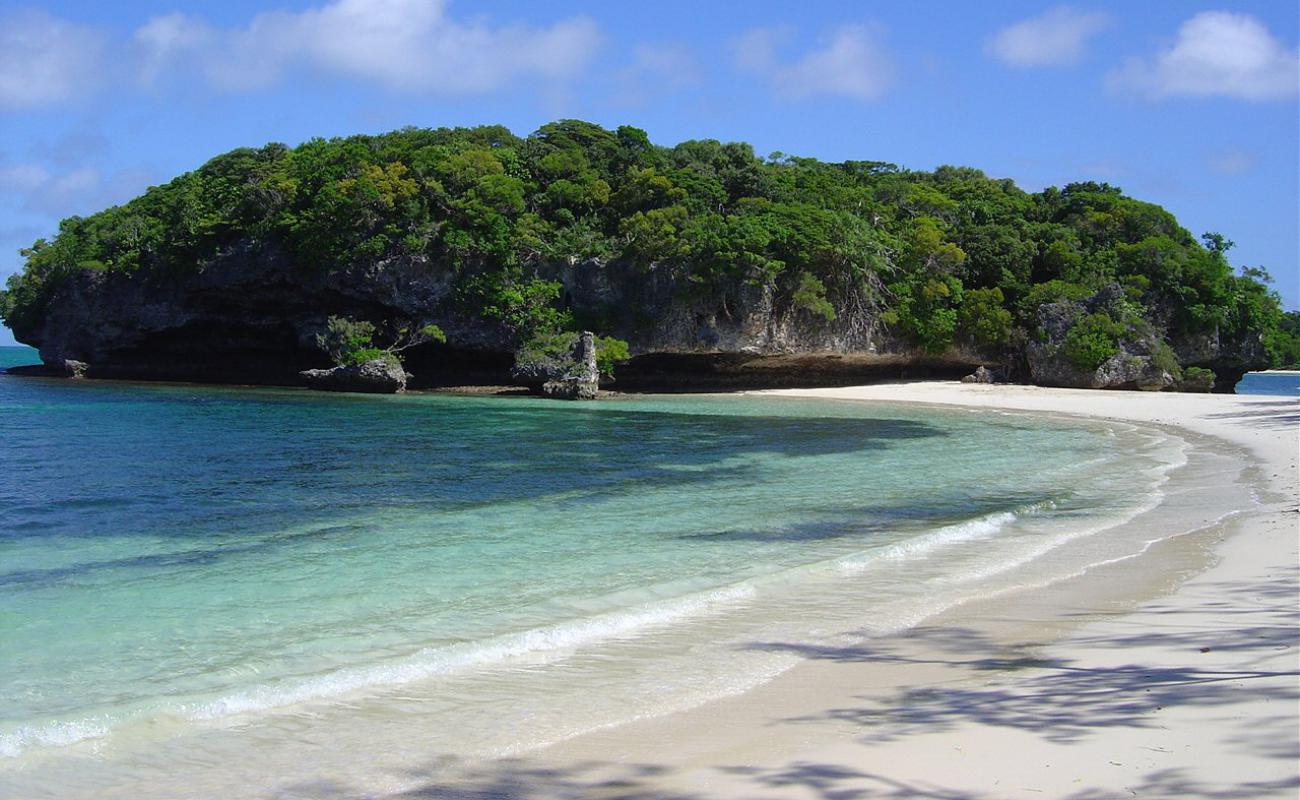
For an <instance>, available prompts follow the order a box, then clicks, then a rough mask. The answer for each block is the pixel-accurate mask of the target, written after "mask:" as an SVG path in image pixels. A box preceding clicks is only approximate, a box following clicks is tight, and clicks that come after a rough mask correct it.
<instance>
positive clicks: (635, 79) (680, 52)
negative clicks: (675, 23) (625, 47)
mask: <svg viewBox="0 0 1300 800" xmlns="http://www.w3.org/2000/svg"><path fill="white" fill-rule="evenodd" d="M614 78H615V81H616V83H617V92H618V97H617V101H618V104H619V105H633V106H635V105H642V104H644V103H646V102H649V101H650V100H652V99H655V98H658V97H662V96H664V95H668V94H672V93H674V92H677V91H680V90H682V89H686V88H687V87H690V86H694V85H695V84H697V83H699V81H700V66H699V63H698V61H697V60H696V58H695V55H694V54H693V53H692V52H691V51H690V49H689V48H687V47H686V46H685V45H683V44H679V43H676V42H666V43H656V44H646V43H642V44H638V45H637V46H636V47H634V48H632V60H631V63H629V64H628V65H627V66H625V67H623V68H622V69H620V70H618V71H617V73H616V74H615V76H614Z"/></svg>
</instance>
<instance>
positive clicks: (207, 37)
mask: <svg viewBox="0 0 1300 800" xmlns="http://www.w3.org/2000/svg"><path fill="white" fill-rule="evenodd" d="M446 5H447V4H446V3H445V2H444V0H334V2H331V3H328V4H326V5H323V6H320V7H317V8H312V9H307V10H305V11H300V12H286V11H273V12H266V13H262V14H258V15H257V16H255V17H254V18H253V19H252V20H251V21H250V22H249V23H248V25H247V26H245V27H242V28H236V29H219V28H213V27H211V26H209V25H208V24H207V23H205V22H204V21H203V20H200V19H198V18H195V17H189V16H185V15H182V14H170V15H167V16H163V17H157V18H155V19H153V20H150V21H149V23H148V24H146V25H145V26H143V27H142V28H140V30H139V31H137V32H136V43H137V45H138V46H139V47H140V48H141V51H142V59H143V63H144V77H145V79H147V80H152V79H154V78H156V77H157V76H159V75H162V74H166V73H167V72H169V71H170V70H171V69H172V68H175V67H182V68H184V67H189V68H193V69H197V70H198V71H199V72H200V73H201V74H202V75H203V76H204V77H206V78H207V79H208V80H209V81H210V82H211V83H212V84H213V85H214V86H216V87H217V88H219V89H226V90H236V91H238V90H251V89H258V88H262V87H265V86H268V85H272V84H274V83H276V82H277V81H279V80H281V79H282V78H283V77H284V76H285V74H286V73H287V72H290V71H292V70H307V71H315V72H320V73H325V74H329V75H335V76H340V77H344V78H352V79H356V80H362V81H368V82H373V83H377V84H380V85H382V86H386V87H388V88H392V89H398V90H406V91H414V92H430V93H441V94H467V93H476V92H487V91H491V90H494V89H498V88H501V87H502V86H505V85H506V84H507V83H509V82H511V81H513V80H519V79H528V78H543V79H551V80H555V79H563V78H570V77H573V76H575V75H576V74H578V73H579V72H581V71H582V70H583V69H584V68H585V67H586V65H587V63H588V62H589V61H590V59H591V57H592V56H593V55H594V53H595V51H596V49H597V48H598V47H599V45H600V41H601V35H600V32H599V30H598V29H597V27H596V25H595V23H594V22H592V21H591V20H589V19H587V18H585V17H574V18H571V19H567V20H563V21H560V22H557V23H555V24H553V25H551V26H549V27H543V28H533V27H529V26H525V25H504V26H495V27H494V26H491V25H489V24H487V23H486V22H482V21H471V22H459V21H456V20H453V19H451V18H449V17H448V15H447V13H446Z"/></svg>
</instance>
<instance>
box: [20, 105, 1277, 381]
mask: <svg viewBox="0 0 1300 800" xmlns="http://www.w3.org/2000/svg"><path fill="white" fill-rule="evenodd" d="M1231 246H1232V243H1231V242H1228V241H1227V240H1225V239H1224V238H1223V237H1222V236H1219V235H1217V234H1207V235H1206V236H1205V237H1204V240H1203V241H1202V242H1198V241H1197V240H1196V239H1195V238H1194V237H1193V236H1192V235H1191V234H1189V233H1188V232H1187V231H1186V230H1184V229H1183V228H1181V227H1179V225H1178V223H1177V221H1176V220H1175V219H1174V218H1173V216H1171V215H1170V214H1169V213H1168V212H1167V211H1165V210H1164V209H1162V208H1160V207H1158V206H1155V205H1152V204H1150V203H1144V202H1141V201H1139V200H1135V199H1133V198H1130V197H1127V196H1125V195H1124V194H1123V193H1122V192H1121V191H1120V190H1119V189H1117V188H1115V187H1112V186H1109V185H1107V184H1104V183H1101V184H1099V183H1073V184H1069V185H1067V186H1065V187H1064V188H1049V189H1046V190H1045V191H1042V192H1039V193H1036V194H1029V193H1026V192H1024V191H1022V190H1021V189H1019V188H1017V187H1016V186H1015V184H1014V183H1012V182H1011V181H1010V180H1000V179H993V178H989V177H987V176H985V175H984V174H983V173H981V172H980V171H978V170H975V169H970V168H963V167H949V166H944V167H939V168H938V169H936V170H934V171H932V172H922V171H913V170H907V169H903V168H900V167H898V166H895V165H893V164H889V163H885V162H879V161H846V162H842V163H824V162H820V161H816V160H813V159H807V158H798V157H793V156H785V155H780V154H777V155H774V156H772V157H769V158H766V159H764V158H760V157H758V156H756V155H755V154H754V152H753V150H752V148H751V147H750V146H749V145H746V144H741V143H721V142H717V141H712V140H702V141H688V142H683V143H681V144H678V145H676V146H675V147H659V146H655V145H653V144H651V143H650V142H649V140H648V139H647V138H646V135H645V133H644V132H642V131H640V130H638V129H636V128H631V127H626V126H625V127H620V128H618V129H616V130H613V131H610V130H605V129H603V128H601V127H598V126H596V125H592V124H589V123H585V122H580V121H576V120H562V121H559V122H554V123H550V124H547V125H544V126H542V127H541V128H540V129H538V130H537V131H536V132H534V133H532V134H531V135H529V136H527V137H518V136H515V135H514V134H512V133H511V132H510V131H508V130H507V129H505V128H503V127H500V126H486V127H479V128H468V129H464V128H458V129H437V130H425V129H414V128H408V129H404V130H400V131H395V132H392V133H387V134H383V135H379V136H352V137H348V138H342V139H329V140H325V139H312V140H310V141H307V142H305V143H303V144H301V145H299V146H297V147H294V148H289V147H286V146H284V145H280V144H271V145H267V146H265V147H262V148H260V149H247V148H246V149H238V150H234V151H231V152H229V153H226V154H224V155H221V156H218V157H217V158H214V159H212V160H211V161H209V162H208V163H206V164H204V165H203V166H202V167H200V168H199V169H197V170H194V171H193V172H188V173H186V174H184V175H181V176H179V177H177V178H175V179H174V180H172V181H171V182H169V183H167V184H165V185H162V186H156V187H152V188H150V189H149V190H148V191H147V192H146V193H145V194H143V195H142V196H140V197H138V198H136V199H134V200H132V201H130V202H128V203H126V204H125V205H122V206H118V207H114V208H110V209H107V210H105V211H102V212H99V213H97V214H93V215H91V216H88V217H70V218H68V219H66V220H64V221H63V222H62V223H61V225H60V227H59V231H58V234H57V235H56V236H54V237H52V238H50V239H48V240H45V239H42V240H40V241H38V242H36V243H35V244H34V245H33V246H32V247H31V248H29V249H28V250H25V251H24V255H25V257H26V266H25V269H24V271H23V272H22V274H20V275H18V276H15V277H13V278H11V279H10V280H9V283H8V288H7V291H5V292H4V293H3V294H0V317H3V319H4V320H5V321H6V322H7V323H8V324H9V325H10V326H11V327H14V328H15V329H17V330H20V331H21V330H33V329H35V328H36V327H38V325H39V322H40V320H42V319H43V318H44V316H45V315H46V312H47V306H48V304H49V303H50V302H51V298H52V297H53V296H54V293H55V290H56V289H57V287H58V286H59V285H60V283H61V282H62V281H63V280H64V279H65V278H66V277H67V276H68V275H70V274H72V273H74V272H77V271H97V272H103V273H109V274H128V275H129V274H142V275H148V276H161V277H165V276H170V275H176V274H183V273H186V272H188V271H193V270H197V269H201V268H202V267H203V266H204V265H205V264H208V263H211V262H213V260H214V259H216V258H218V257H219V256H220V255H221V254H222V253H224V252H227V251H230V250H232V249H234V248H254V249H256V248H270V247H273V248H276V251H277V252H280V253H283V254H284V255H285V256H286V257H287V258H288V259H289V260H290V261H291V263H292V264H293V265H295V268H296V269H299V270H301V271H303V272H304V273H311V274H313V275H316V276H319V275H320V274H322V273H329V272H331V271H336V270H344V269H348V268H350V267H352V266H354V265H357V264H374V263H378V262H382V261H385V260H402V261H403V262H405V263H408V264H413V265H417V266H419V265H424V266H425V268H427V269H428V270H430V272H439V273H445V272H446V271H451V272H452V280H453V284H454V286H455V293H454V294H455V298H456V303H457V313H462V314H466V315H474V316H478V317H480V318H482V319H484V320H487V321H489V322H492V323H495V324H497V325H500V326H502V327H503V328H504V329H505V330H506V331H507V332H508V333H509V335H510V336H511V337H513V339H514V341H515V344H516V346H519V347H521V348H523V347H532V348H533V349H539V348H540V349H545V348H546V347H549V346H551V345H553V344H554V342H555V341H556V337H558V336H559V335H560V334H562V333H565V332H572V331H573V330H574V329H575V328H576V327H577V325H576V323H575V321H574V318H573V315H572V314H571V313H570V312H569V311H568V310H567V309H566V304H565V303H563V302H562V294H563V293H562V287H561V286H560V284H559V283H557V282H556V281H554V280H552V279H551V278H550V277H548V276H553V275H554V274H555V271H554V270H553V269H551V270H549V271H548V269H547V267H548V266H549V267H554V266H555V265H558V264H572V263H576V262H578V261H594V262H596V263H608V262H610V261H615V260H617V261H621V262H623V263H625V264H628V265H635V266H637V267H639V268H640V269H643V270H645V271H646V272H647V273H649V272H650V271H653V272H654V273H655V276H656V280H657V281H660V282H662V281H669V282H670V285H672V286H674V287H676V288H677V290H678V291H679V293H680V294H681V296H682V298H683V299H684V300H689V301H690V302H694V303H702V304H710V303H711V304H714V305H715V306H716V307H718V309H719V310H720V311H721V312H722V313H724V314H726V313H728V310H727V309H726V307H725V303H726V300H725V298H726V297H727V296H728V293H729V292H730V291H731V290H733V289H734V288H736V287H737V286H744V285H750V286H758V287H764V288H767V289H771V290H772V293H771V296H772V297H773V298H775V301H776V302H777V304H778V311H782V312H784V311H790V310H794V311H797V312H799V313H803V314H805V315H807V316H808V317H810V318H811V319H812V320H814V321H816V322H818V323H819V324H841V323H842V324H846V325H847V324H853V322H854V320H857V319H861V318H862V316H863V315H864V314H872V315H874V318H875V319H879V320H881V321H883V322H884V323H885V324H886V325H887V326H888V329H889V330H890V331H891V332H892V333H893V334H894V335H896V336H898V337H901V338H903V339H904V340H905V341H908V342H911V343H912V344H914V345H916V346H918V347H920V348H923V349H925V350H927V351H930V352H936V353H937V352H942V351H944V350H946V349H947V348H949V347H952V346H954V345H973V346H976V347H979V348H984V349H986V350H988V351H993V352H996V351H998V350H1000V349H1001V348H1004V347H1007V346H1009V344H1008V343H1009V342H1012V341H1019V340H1021V339H1018V338H1017V336H1016V332H1017V331H1018V330H1019V331H1023V332H1024V335H1027V336H1030V337H1032V336H1033V335H1034V334H1035V333H1036V328H1037V326H1038V316H1037V314H1038V309H1039V307H1040V306H1041V305H1042V304H1043V303H1046V302H1050V301H1054V300H1060V299H1080V298H1084V297H1088V296H1090V295H1092V294H1094V293H1096V292H1097V291H1098V290H1099V289H1101V288H1103V287H1105V286H1108V285H1112V284H1117V285H1119V286H1121V287H1122V288H1123V292H1124V295H1125V297H1126V302H1127V304H1128V308H1129V309H1131V311H1132V313H1133V314H1135V315H1136V316H1137V317H1139V318H1142V319H1151V320H1160V321H1161V330H1162V332H1163V331H1164V330H1166V329H1167V331H1168V335H1169V336H1170V337H1171V338H1174V337H1180V336H1186V335H1196V334H1202V333H1217V334H1218V337H1219V339H1220V340H1221V341H1233V340H1245V339H1249V338H1252V337H1254V338H1255V339H1258V338H1259V337H1262V339H1263V341H1264V345H1265V347H1266V348H1267V352H1268V354H1269V356H1270V358H1272V359H1273V362H1274V364H1276V365H1281V364H1294V363H1296V362H1297V361H1300V343H1298V340H1297V331H1296V320H1295V317H1294V315H1291V316H1284V315H1283V314H1282V312H1281V310H1280V307H1279V301H1278V298H1277V295H1276V294H1275V293H1273V292H1272V291H1270V290H1269V289H1268V288H1267V286H1266V280H1265V279H1266V275H1265V274H1264V273H1263V272H1262V271H1260V270H1246V271H1245V272H1243V273H1241V274H1237V273H1236V272H1235V271H1234V270H1233V269H1232V267H1231V266H1230V264H1229V262H1228V260H1227V256H1226V254H1227V252H1228V250H1229V249H1230V248H1231ZM1128 327H1129V322H1128V321H1126V320H1120V319H1117V318H1114V317H1113V316H1112V315H1110V314H1109V313H1104V312H1098V313H1095V314H1091V315H1087V316H1085V317H1083V318H1082V319H1081V320H1080V321H1079V324H1078V326H1077V327H1076V329H1075V330H1073V331H1071V332H1070V334H1069V340H1068V342H1067V343H1066V345H1065V346H1066V347H1067V348H1068V352H1069V357H1070V358H1071V360H1073V361H1074V363H1076V364H1077V365H1080V366H1084V365H1090V364H1092V365H1095V364H1097V363H1100V361H1099V360H1104V359H1105V358H1106V357H1108V354H1110V353H1113V352H1115V348H1116V342H1117V340H1118V338H1119V337H1120V336H1122V335H1124V334H1123V331H1122V330H1120V328H1124V329H1125V330H1127V329H1128ZM602 332H605V333H608V332H609V330H607V329H606V330H604V331H602ZM350 335H351V336H352V337H353V338H354V339H356V341H357V342H360V341H361V340H362V339H364V338H365V336H364V335H363V333H361V332H359V330H354V331H352V332H351V334H350ZM370 335H371V336H373V335H374V333H373V331H372V332H371V334H370ZM367 347H373V345H366V346H357V347H355V348H354V349H353V350H351V351H348V352H349V353H351V354H352V355H350V356H347V357H349V358H353V357H359V356H357V355H356V354H357V353H360V352H362V351H365V350H366V349H367ZM606 347H607V352H613V350H612V349H611V347H612V346H610V345H607V346H606ZM611 363H612V362H611Z"/></svg>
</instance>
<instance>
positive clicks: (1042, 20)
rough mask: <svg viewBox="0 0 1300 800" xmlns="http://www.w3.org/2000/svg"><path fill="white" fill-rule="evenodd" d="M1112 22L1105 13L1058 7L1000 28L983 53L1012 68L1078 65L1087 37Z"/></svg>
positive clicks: (986, 43)
mask: <svg viewBox="0 0 1300 800" xmlns="http://www.w3.org/2000/svg"><path fill="white" fill-rule="evenodd" d="M1109 25H1110V17H1109V16H1108V15H1107V14H1105V13H1104V12H1099V11H1079V10H1077V9H1073V8H1070V7H1068V6H1058V7H1057V8H1053V9H1050V10H1048V11H1046V12H1044V13H1042V14H1039V15H1038V16H1036V17H1031V18H1029V19H1026V20H1021V21H1020V22H1017V23H1015V24H1014V25H1008V26H1007V27H1005V28H1003V29H1002V30H1000V31H998V32H997V33H995V34H994V35H993V36H991V37H990V38H989V39H988V41H987V42H985V44H984V52H985V53H986V54H988V55H990V56H992V57H994V58H996V59H997V60H998V61H1001V62H1002V63H1003V64H1006V65H1007V66H1010V67H1058V66H1064V65H1068V64H1076V63H1078V61H1079V59H1081V58H1082V57H1083V51H1084V48H1085V47H1086V46H1087V44H1088V40H1089V39H1090V38H1091V37H1093V36H1094V35H1096V34H1097V33H1100V32H1101V31H1103V30H1105V29H1106V28H1107V27H1108V26H1109Z"/></svg>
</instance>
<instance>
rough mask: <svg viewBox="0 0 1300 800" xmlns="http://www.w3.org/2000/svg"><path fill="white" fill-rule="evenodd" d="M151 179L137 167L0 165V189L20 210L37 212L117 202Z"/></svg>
mask: <svg viewBox="0 0 1300 800" xmlns="http://www.w3.org/2000/svg"><path fill="white" fill-rule="evenodd" d="M155 179H156V176H155V175H154V174H153V173H151V172H149V171H147V170H140V169H126V170H117V171H114V172H105V171H103V170H101V169H99V168H98V167H93V166H81V167H76V168H73V169H69V170H65V171H59V172H55V171H51V170H49V169H47V168H46V167H44V166H42V165H40V164H32V163H21V164H10V165H0V191H3V192H5V193H7V194H10V195H12V196H14V197H16V198H18V201H19V202H18V209H19V210H20V211H23V212H25V213H29V214H36V215H40V216H55V217H62V216H67V215H69V214H83V213H88V212H90V211H95V210H98V209H100V208H103V207H104V206H110V205H114V204H117V203H121V202H123V201H125V200H127V199H129V198H131V197H134V196H135V195H137V194H139V193H140V192H141V191H143V190H144V189H145V188H146V187H147V186H148V185H149V184H150V182H151V181H153V180H155Z"/></svg>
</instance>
